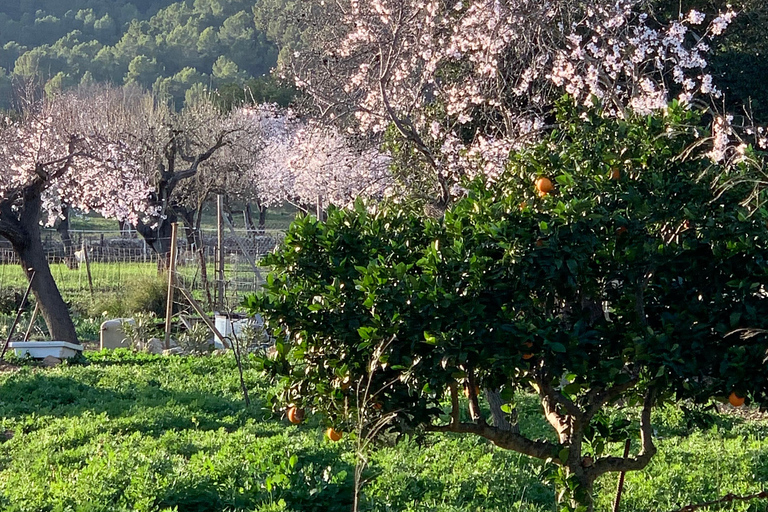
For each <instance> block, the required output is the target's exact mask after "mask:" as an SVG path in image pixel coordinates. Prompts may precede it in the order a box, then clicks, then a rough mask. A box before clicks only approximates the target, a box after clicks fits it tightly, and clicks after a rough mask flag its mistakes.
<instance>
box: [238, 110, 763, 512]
mask: <svg viewBox="0 0 768 512" xmlns="http://www.w3.org/2000/svg"><path fill="white" fill-rule="evenodd" d="M577 114H579V113H576V112H573V111H572V109H570V108H569V107H567V106H561V108H560V113H559V116H560V121H559V127H560V128H559V129H558V130H557V131H555V132H554V133H552V134H551V136H550V137H549V138H548V139H547V140H545V141H543V142H541V143H539V144H537V145H536V146H535V147H533V148H531V149H529V150H527V151H524V152H521V153H519V154H515V155H513V156H512V157H511V158H510V163H509V166H508V170H507V172H506V175H505V176H504V177H503V178H502V179H501V180H499V181H498V182H496V183H493V184H488V183H483V182H477V183H473V184H470V185H469V186H468V194H467V197H466V198H464V199H462V200H460V201H458V202H457V203H456V204H455V205H453V206H452V207H451V208H450V209H449V210H448V211H446V212H445V214H444V216H443V217H442V218H440V219H431V218H425V217H424V216H423V215H419V214H418V213H415V212H408V211H406V210H404V209H403V208H402V207H380V208H378V209H377V210H376V211H373V212H371V211H368V210H366V209H365V208H363V207H362V206H358V207H357V208H356V209H354V210H331V211H330V212H329V214H328V219H327V222H325V223H320V222H317V221H316V220H315V219H314V218H303V219H299V220H297V221H296V222H295V223H294V224H293V225H292V226H291V228H290V230H289V232H288V234H287V236H286V239H285V243H284V245H283V246H282V247H281V248H280V249H279V250H278V251H277V252H276V253H275V254H273V255H272V256H270V257H269V259H268V262H267V263H268V264H270V265H273V266H274V271H273V273H272V274H271V275H270V277H269V280H268V284H267V285H266V290H265V292H264V293H263V294H262V295H260V296H251V297H248V298H247V299H246V301H245V303H246V305H247V306H248V307H249V308H250V309H251V310H252V311H259V312H260V313H261V314H262V315H264V317H265V319H266V320H267V322H268V324H269V325H270V326H271V327H273V328H275V329H276V332H277V333H278V337H277V340H278V341H277V342H276V348H277V356H276V357H274V358H272V359H270V360H265V361H264V365H265V368H267V369H268V370H270V371H272V372H273V373H274V374H275V375H277V376H279V377H280V379H281V382H282V383H283V390H284V391H283V393H282V395H281V396H279V397H277V398H278V399H279V401H280V402H281V403H282V404H283V406H284V405H289V404H290V405H295V406H300V407H303V408H306V409H308V410H310V411H312V412H315V413H321V414H322V415H323V416H324V417H325V418H326V421H327V422H328V423H329V424H332V425H334V426H336V427H337V428H339V429H344V428H347V429H348V428H350V426H351V425H350V423H351V422H353V419H354V421H358V420H359V418H363V417H374V418H375V417H376V416H377V415H383V414H387V413H396V415H397V420H396V421H395V422H393V423H392V425H393V428H397V429H413V428H420V429H423V430H426V431H437V432H456V433H464V434H472V435H477V436H482V437H484V438H486V439H488V440H490V441H491V442H493V443H494V444H496V445H497V446H500V447H502V448H506V449H510V450H515V451H517V452H520V453H522V454H525V455H528V456H531V457H536V458H539V459H542V460H548V461H550V462H552V463H553V467H554V468H555V470H553V472H552V474H553V478H554V480H555V482H556V484H557V485H558V487H559V489H560V491H561V494H560V497H561V506H562V507H563V510H592V508H593V484H594V482H595V479H596V478H597V477H599V476H600V475H602V474H605V473H607V472H611V471H631V470H641V469H643V468H644V467H645V466H646V465H647V464H648V462H649V461H650V460H651V458H652V457H653V455H654V454H655V453H656V448H655V447H654V442H653V434H652V433H653V429H652V425H651V411H652V409H653V408H654V407H655V406H658V405H659V404H661V403H663V402H669V401H671V402H676V401H680V400H694V401H708V400H710V399H712V398H713V397H727V396H729V395H730V394H731V393H735V394H736V395H738V396H742V397H746V399H747V401H748V402H750V401H751V402H752V403H754V404H763V403H766V397H767V395H766V393H768V380H767V378H766V377H767V376H768V372H767V371H766V370H767V368H766V364H765V362H764V360H765V356H766V347H767V346H768V335H766V331H764V330H763V329H766V328H768V270H767V267H766V265H767V264H768V261H767V257H768V229H767V228H766V220H767V219H768V214H767V212H766V210H765V209H764V208H762V207H760V206H758V207H753V206H751V205H754V204H755V202H754V201H753V202H746V199H747V198H752V199H753V200H759V199H760V198H761V195H762V194H763V193H762V192H760V191H759V190H757V191H756V189H755V188H754V185H753V183H752V182H751V181H750V180H749V179H748V175H747V173H748V169H749V167H747V166H746V165H745V164H738V165H735V166H732V167H730V168H729V169H728V171H727V172H725V170H724V169H723V168H721V167H719V166H717V165H714V164H712V162H711V161H709V160H707V159H706V158H704V155H703V154H701V153H703V150H701V149H697V148H699V147H701V146H698V145H697V141H699V140H700V137H701V129H700V128H697V126H698V121H699V119H698V116H697V114H695V113H690V112H686V111H684V110H683V109H680V108H678V107H676V106H675V105H672V106H671V107H670V109H669V111H668V112H667V113H666V114H665V115H664V116H657V117H643V118H630V119H625V120H616V119H606V118H603V117H601V116H600V115H598V113H595V112H587V113H582V114H581V117H579V116H578V115H577ZM746 155H747V156H748V157H751V158H757V157H759V155H755V154H754V153H751V152H750V150H749V149H748V150H747V151H746ZM540 177H547V178H549V179H551V181H552V182H553V184H554V188H553V190H551V191H549V192H548V193H546V194H541V193H540V190H538V189H537V187H536V182H537V179H538V178H540ZM742 178H744V179H742ZM462 387H463V388H464V391H465V393H466V394H467V395H468V399H467V400H465V399H463V398H460V395H461V392H462V389H461V388H462ZM481 389H482V390H485V393H484V394H482V396H481V393H480V390H481ZM531 389H532V390H533V391H534V392H535V393H536V394H537V395H538V397H539V398H540V401H541V405H542V408H541V414H542V415H543V416H544V417H545V418H546V420H547V421H548V423H549V424H550V425H551V426H552V428H553V430H554V435H553V436H552V437H551V438H550V439H546V440H537V439H531V438H529V437H528V436H526V435H525V433H524V432H520V430H519V428H517V425H516V424H515V421H514V420H515V414H514V396H515V393H516V392H520V391H521V390H531ZM363 395H364V400H360V399H359V397H360V396H363ZM617 402H618V403H620V404H622V405H625V406H628V407H627V409H628V410H629V411H632V413H631V414H630V415H629V418H630V419H631V420H632V421H631V423H630V422H629V421H615V420H609V417H610V415H609V414H608V411H609V408H611V407H614V406H615V405H616V404H617ZM362 409H364V415H362V416H361V415H360V414H359V413H360V411H361V410H362ZM353 413H354V414H353ZM633 415H634V416H633ZM505 416H506V417H505ZM613 417H615V415H614V416H613ZM627 436H629V437H631V438H633V439H634V449H633V450H632V453H631V454H630V455H629V456H628V457H623V456H617V455H616V454H612V453H610V450H608V447H609V446H612V445H610V444H609V442H612V441H618V440H621V439H623V438H626V437H627Z"/></svg>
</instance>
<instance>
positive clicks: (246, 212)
mask: <svg viewBox="0 0 768 512" xmlns="http://www.w3.org/2000/svg"><path fill="white" fill-rule="evenodd" d="M243 221H244V222H245V229H247V230H248V231H256V226H255V225H254V223H253V208H251V203H250V202H247V203H245V208H243Z"/></svg>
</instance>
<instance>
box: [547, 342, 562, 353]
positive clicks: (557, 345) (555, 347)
mask: <svg viewBox="0 0 768 512" xmlns="http://www.w3.org/2000/svg"><path fill="white" fill-rule="evenodd" d="M548 346H549V349H550V350H551V351H552V352H558V353H560V354H563V353H565V345H563V344H562V343H558V342H554V343H549V344H548Z"/></svg>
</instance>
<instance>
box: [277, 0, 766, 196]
mask: <svg viewBox="0 0 768 512" xmlns="http://www.w3.org/2000/svg"><path fill="white" fill-rule="evenodd" d="M321 5H322V7H320V6H317V5H314V4H313V5H312V8H313V15H314V16H315V17H317V18H319V19H320V22H319V24H320V25H321V26H322V27H323V30H316V31H314V32H313V43H314V44H313V46H311V47H309V48H307V49H305V50H302V51H301V52H297V54H296V55H295V57H294V59H293V62H292V64H291V66H290V69H289V70H288V72H290V73H291V74H292V75H293V77H294V78H295V81H296V84H297V86H299V87H300V88H302V89H304V90H305V91H307V92H308V93H309V94H310V95H311V96H312V98H313V99H314V101H315V104H316V106H317V109H318V111H319V113H320V115H321V116H323V117H324V118H325V119H327V120H333V121H338V122H341V123H344V124H346V125H347V126H350V125H351V128H350V129H354V130H358V131H360V132H363V133H368V134H370V133H378V134H383V135H384V137H385V139H386V140H388V141H389V142H390V144H389V147H390V149H392V152H391V153H392V155H393V156H394V157H395V158H396V160H397V161H401V162H404V166H406V167H407V168H408V169H421V170H422V171H424V170H426V171H427V174H428V175H429V176H431V186H432V187H433V188H432V190H433V194H434V195H435V197H436V198H437V202H438V203H442V204H447V201H448V198H449V196H450V195H451V188H452V184H454V183H456V182H457V181H459V180H460V179H461V178H463V177H470V178H471V177H473V176H477V175H479V174H484V175H486V176H489V177H491V178H493V177H494V176H497V175H498V174H500V172H501V171H502V169H503V167H504V164H505V162H506V158H507V156H508V154H509V152H510V150H512V149H519V148H520V147H522V146H523V145H525V144H526V143H529V142H531V141H532V140H535V139H536V138H537V137H539V136H540V135H541V133H542V130H543V129H546V128H547V127H549V123H548V119H549V120H551V109H552V106H553V102H554V100H555V99H556V98H557V97H559V96H560V95H561V94H562V93H563V92H567V93H569V94H571V95H572V96H573V97H575V98H577V100H578V101H579V102H580V103H582V104H584V105H586V106H589V105H591V104H593V103H595V102H600V103H601V104H602V105H604V107H605V108H604V109H603V113H604V115H612V116H624V115H625V114H626V113H627V112H630V111H632V112H635V113H641V114H646V113H650V112H654V111H658V110H660V109H664V108H665V107H666V105H667V104H668V102H669V101H671V100H672V99H673V98H679V100H680V101H682V102H687V103H688V104H693V103H694V102H696V101H698V102H699V103H698V104H699V105H701V102H709V103H710V105H711V104H712V103H711V100H710V98H716V97H717V96H718V95H719V94H720V93H719V91H718V90H717V88H716V87H715V85H714V84H713V82H712V77H711V75H709V74H708V72H707V69H706V66H707V63H706V59H705V56H706V54H707V52H708V51H709V49H710V47H709V45H710V40H711V38H712V37H715V36H717V35H719V34H721V33H722V32H723V30H725V28H726V27H727V25H728V24H729V23H730V21H731V20H732V19H733V17H734V16H735V14H734V13H733V12H732V11H726V12H723V13H721V14H720V15H719V16H716V17H714V18H712V19H708V18H706V17H705V16H704V15H703V14H702V13H700V12H698V11H691V12H690V13H688V14H687V15H681V16H680V18H679V19H673V20H671V21H668V22H663V23H662V22H660V21H658V20H655V19H653V18H651V17H649V16H648V15H647V14H644V13H643V12H641V11H640V10H639V9H638V7H641V6H642V5H643V4H642V3H641V2H639V1H638V0H620V1H618V2H593V3H588V4H581V3H574V2H567V1H562V0H558V1H553V2H537V1H532V0H471V1H458V2H447V1H440V0H431V1H427V2H422V1H415V0H348V1H343V2H321ZM313 19H314V18H313ZM715 127H716V129H717V133H719V134H721V137H720V141H721V142H722V141H725V140H726V138H727V135H732V129H731V127H730V126H728V123H727V118H725V117H722V121H721V123H720V125H719V126H718V125H717V124H716V125H715ZM716 140H717V139H716ZM760 142H761V143H762V144H766V140H764V139H761V141H760ZM725 151H727V150H726V149H725V147H723V146H722V145H721V146H720V147H719V148H717V149H716V150H715V151H714V152H713V156H714V157H715V158H723V157H725V155H724V154H723V152H725Z"/></svg>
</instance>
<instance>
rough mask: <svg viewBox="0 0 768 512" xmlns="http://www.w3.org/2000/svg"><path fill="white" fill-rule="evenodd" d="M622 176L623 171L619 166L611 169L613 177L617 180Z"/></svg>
mask: <svg viewBox="0 0 768 512" xmlns="http://www.w3.org/2000/svg"><path fill="white" fill-rule="evenodd" d="M619 178H621V171H619V169H618V168H617V167H614V168H612V169H611V179H612V180H614V181H616V180H618V179H619Z"/></svg>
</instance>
